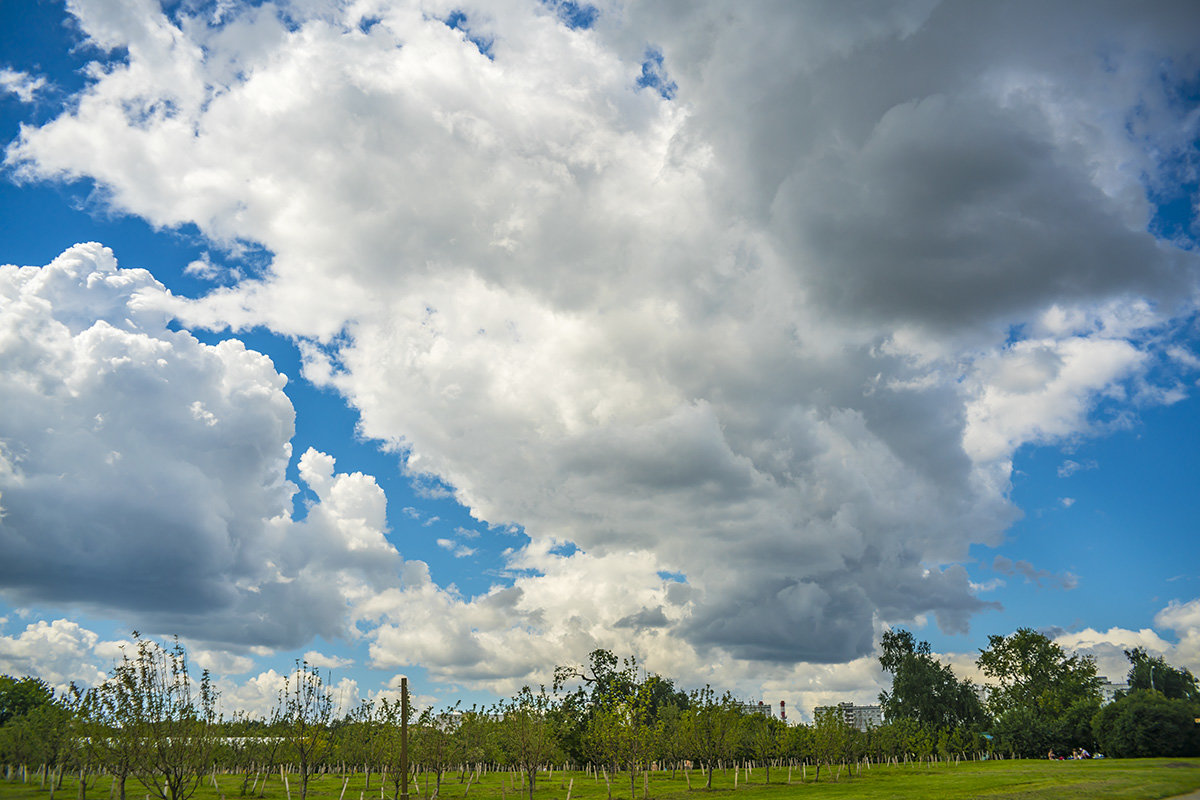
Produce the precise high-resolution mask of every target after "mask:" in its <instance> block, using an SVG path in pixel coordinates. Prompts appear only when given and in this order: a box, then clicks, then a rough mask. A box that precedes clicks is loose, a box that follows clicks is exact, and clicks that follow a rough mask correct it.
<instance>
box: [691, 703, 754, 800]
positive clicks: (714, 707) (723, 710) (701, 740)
mask: <svg viewBox="0 0 1200 800" xmlns="http://www.w3.org/2000/svg"><path fill="white" fill-rule="evenodd" d="M739 716H740V714H739V712H738V708H737V705H736V704H735V703H734V702H733V697H732V696H731V695H730V694H729V693H728V692H726V693H725V694H724V695H722V696H720V697H717V693H716V692H715V691H713V689H712V687H711V686H705V687H704V688H703V689H698V690H696V691H694V692H692V694H691V696H690V698H689V708H688V710H687V712H686V713H685V715H684V718H683V719H684V724H683V728H684V731H685V736H686V737H687V742H688V746H689V747H688V749H689V750H690V751H691V753H692V755H693V756H694V757H695V759H696V760H697V761H699V762H700V763H701V764H703V765H704V771H705V783H704V786H705V788H706V789H711V788H712V775H713V767H714V766H716V764H717V762H719V761H723V760H725V759H727V758H729V757H730V756H731V755H732V754H733V747H734V743H735V735H736V732H737V725H738V717H739Z"/></svg>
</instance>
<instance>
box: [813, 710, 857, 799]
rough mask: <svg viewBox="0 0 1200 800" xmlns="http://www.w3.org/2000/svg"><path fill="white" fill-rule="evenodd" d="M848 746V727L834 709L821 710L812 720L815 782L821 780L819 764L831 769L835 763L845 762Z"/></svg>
mask: <svg viewBox="0 0 1200 800" xmlns="http://www.w3.org/2000/svg"><path fill="white" fill-rule="evenodd" d="M849 745H850V726H849V725H847V724H846V723H845V721H844V720H843V719H842V716H841V714H839V713H838V711H837V709H836V708H821V709H818V710H817V713H816V715H815V716H814V718H813V726H812V750H813V756H814V760H815V761H816V764H817V776H816V780H817V781H820V780H821V764H822V763H823V764H825V766H827V767H829V768H831V769H832V767H833V763H834V762H835V761H842V760H845V757H846V751H847V750H848V749H849Z"/></svg>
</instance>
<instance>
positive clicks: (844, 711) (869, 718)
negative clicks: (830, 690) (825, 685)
mask: <svg viewBox="0 0 1200 800" xmlns="http://www.w3.org/2000/svg"><path fill="white" fill-rule="evenodd" d="M825 711H833V712H834V713H836V714H837V715H838V716H839V717H841V720H842V722H844V723H846V724H847V725H849V726H850V727H851V728H857V729H858V730H860V731H865V730H866V729H867V728H874V727H875V726H877V725H882V724H883V709H882V708H880V707H879V706H856V705H854V703H838V704H837V705H836V706H817V707H816V708H814V709H813V718H814V719H815V718H816V716H817V714H819V713H822V712H825Z"/></svg>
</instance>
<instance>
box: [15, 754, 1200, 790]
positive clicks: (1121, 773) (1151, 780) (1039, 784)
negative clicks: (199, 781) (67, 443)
mask: <svg viewBox="0 0 1200 800" xmlns="http://www.w3.org/2000/svg"><path fill="white" fill-rule="evenodd" d="M834 772H835V773H836V772H837V770H836V769H835V770H834ZM829 777H831V776H830V775H828V773H827V770H825V769H822V770H821V781H820V783H814V782H813V770H812V768H809V769H808V771H807V781H805V780H802V778H801V772H800V770H799V768H797V769H795V770H794V771H793V773H792V783H791V785H789V784H788V783H787V778H788V771H787V768H783V769H779V768H775V769H773V770H772V771H771V783H770V784H767V783H765V782H764V778H765V775H764V774H763V771H762V770H761V769H757V770H755V771H754V773H753V774H752V775H751V777H750V778H749V779H748V780H747V778H746V774H745V772H742V773H740V774H739V776H738V784H737V787H736V788H735V786H734V773H733V771H732V770H730V771H728V772H726V773H724V774H722V773H721V772H720V771H718V772H716V773H715V774H714V777H713V788H712V789H711V790H705V789H703V788H702V787H703V785H704V779H703V777H702V775H701V773H700V772H698V771H693V772H692V773H691V784H692V786H693V787H694V788H692V789H690V790H689V788H688V784H687V782H686V781H685V779H684V777H683V773H679V774H677V776H676V777H675V778H674V779H672V777H671V773H670V772H652V773H650V776H649V780H648V782H646V783H644V782H643V779H642V776H640V775H639V776H638V779H637V792H636V797H637V800H641V798H642V795H643V790H644V789H647V790H648V794H647V796H648V797H649V798H650V800H685V798H690V799H691V800H700V798H703V797H706V796H710V795H717V796H720V797H722V798H725V799H726V800H733V798H734V797H735V796H736V798H737V800H792V798H799V799H800V800H804V799H806V798H816V797H820V798H821V799H822V800H826V798H829V799H830V800H833V799H834V798H879V799H880V800H882V799H883V798H918V797H919V798H925V797H933V798H939V799H940V798H991V799H993V800H1006V799H1007V798H1014V799H1015V798H1020V799H1021V800H1039V799H1040V798H1045V800H1052V799H1053V800H1074V799H1077V800H1085V798H1086V799H1087V800H1092V799H1093V798H1098V799H1100V800H1104V799H1105V798H1122V799H1124V800H1140V799H1141V798H1163V797H1174V796H1176V795H1180V794H1185V793H1188V792H1193V791H1197V790H1200V759H1136V760H1118V759H1106V760H1101V761H1058V762H1049V761H993V762H982V763H967V762H964V763H962V764H959V765H957V766H953V765H946V764H937V765H934V766H933V767H928V766H912V765H902V766H879V765H875V766H872V767H871V768H870V769H867V768H863V769H862V772H861V774H857V773H856V774H853V775H851V774H850V773H849V771H843V772H842V775H841V778H840V780H838V781H837V782H833V781H830V780H828V778H829ZM216 779H217V782H218V786H219V787H220V791H218V790H217V789H216V788H214V787H213V785H212V783H211V778H210V779H206V781H205V785H204V786H203V787H202V788H201V789H200V790H199V791H198V792H197V793H196V794H195V795H194V796H193V797H194V800H222V797H224V798H225V800H237V798H239V790H240V786H241V781H240V779H239V778H238V777H236V776H233V775H218V776H217V777H216ZM289 781H290V784H291V786H290V788H291V797H292V800H299V786H298V783H299V781H298V779H297V778H296V776H290V779H289ZM342 785H343V779H342V777H341V776H340V775H332V774H331V775H326V776H322V777H320V778H317V779H315V780H314V781H313V782H312V783H310V786H309V798H310V800H338V798H339V797H340V796H342ZM379 786H380V784H379V776H378V775H374V776H372V780H371V787H370V789H369V790H367V789H366V788H365V780H364V776H363V775H361V774H358V775H352V776H351V777H350V781H349V783H348V785H347V786H346V791H345V794H344V800H374V799H375V798H378V797H379V796H380V791H379ZM568 787H569V788H570V797H571V800H607V798H608V791H607V789H606V787H605V782H604V780H603V779H602V778H601V779H600V780H596V779H595V778H593V777H592V776H591V775H587V774H585V773H582V772H567V773H563V772H561V771H556V772H555V773H554V774H553V776H550V775H548V774H547V773H542V774H541V775H540V776H539V779H538V784H537V791H536V794H535V800H566V797H567V790H568ZM464 788H465V785H464V784H462V783H460V782H459V779H458V776H457V775H455V774H450V775H448V776H447V777H445V778H444V779H443V783H442V791H441V794H440V800H464ZM391 789H392V787H391V784H390V783H388V784H387V785H386V794H385V795H384V797H385V800H391V797H392V793H391ZM418 789H420V791H419V792H418ZM424 789H425V787H424V776H422V778H421V780H419V781H416V782H414V784H413V785H411V786H410V790H409V791H410V800H424V798H425V797H426V795H425V792H424ZM429 789H430V792H431V793H432V790H433V782H432V779H431V782H430V786H429ZM48 794H49V793H48V792H47V791H45V790H43V789H40V788H39V786H38V783H37V782H36V781H34V780H32V779H31V780H30V782H29V783H28V784H22V783H20V782H8V781H4V780H0V800H46V799H47V797H48ZM109 796H110V781H109V779H108V778H100V779H99V780H98V781H96V782H95V783H92V782H91V781H89V785H88V787H87V792H86V797H87V798H88V800H108V798H109ZM255 796H256V797H257V796H258V795H257V793H256V795H255ZM467 796H468V798H469V800H521V798H523V797H525V796H527V795H526V793H525V792H524V790H523V789H522V787H521V782H520V778H519V777H515V776H513V775H511V774H503V775H502V774H498V773H493V774H490V775H484V776H483V778H482V780H480V781H479V782H477V783H475V785H473V786H472V787H471V789H470V791H469V793H467ZM629 796H630V786H629V776H628V774H625V775H623V776H622V775H618V776H616V777H615V778H614V779H613V781H612V797H613V800H629ZM78 797H79V795H78V786H77V784H76V783H75V781H74V780H72V779H70V778H68V779H66V780H65V781H64V783H63V787H62V789H61V790H59V791H58V792H56V793H55V800H78ZM144 797H146V793H145V789H144V788H143V787H142V786H141V785H140V784H138V783H137V782H136V781H134V780H132V779H131V780H130V781H129V783H128V785H127V800H143V798H144ZM263 797H264V798H265V800H287V793H286V792H285V790H284V786H283V784H282V782H281V780H280V778H279V776H278V774H276V775H275V776H273V778H272V779H271V780H270V781H269V782H268V783H267V784H266V789H265V792H264V793H263Z"/></svg>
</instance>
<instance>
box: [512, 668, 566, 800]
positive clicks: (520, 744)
mask: <svg viewBox="0 0 1200 800" xmlns="http://www.w3.org/2000/svg"><path fill="white" fill-rule="evenodd" d="M553 708H554V703H553V701H552V700H551V698H550V696H549V695H547V694H546V689H545V687H542V688H541V689H540V690H539V691H538V692H537V693H536V694H535V693H534V692H533V691H532V690H530V688H529V687H528V686H525V687H523V688H522V689H521V691H520V692H518V693H517V694H516V696H515V697H513V699H512V701H511V702H509V703H507V704H506V705H505V706H504V722H503V732H504V734H503V735H504V744H505V750H506V751H507V752H508V755H509V758H510V759H511V760H512V763H514V764H515V765H516V766H517V768H518V769H519V770H521V771H522V772H523V773H524V774H525V780H526V783H525V785H526V788H527V789H528V790H529V800H533V792H534V788H535V786H536V784H537V774H538V770H540V769H541V768H542V766H543V765H544V764H546V763H547V762H549V761H550V759H551V758H552V757H553V756H554V754H555V753H556V752H557V749H558V742H557V739H556V736H555V731H554V724H553V720H552V717H551V713H552V711H553Z"/></svg>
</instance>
